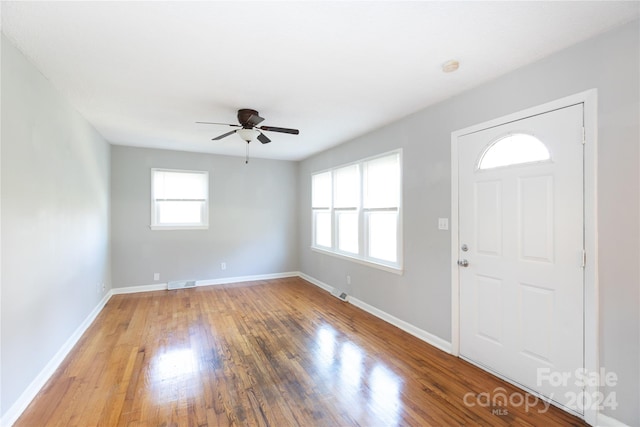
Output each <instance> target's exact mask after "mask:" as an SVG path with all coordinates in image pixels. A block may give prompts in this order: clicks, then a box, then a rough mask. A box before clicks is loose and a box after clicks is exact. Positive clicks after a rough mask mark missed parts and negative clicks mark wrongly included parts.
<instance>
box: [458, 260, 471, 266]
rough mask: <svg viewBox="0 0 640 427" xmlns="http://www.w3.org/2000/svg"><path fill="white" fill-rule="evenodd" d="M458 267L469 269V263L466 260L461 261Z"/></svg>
mask: <svg viewBox="0 0 640 427" xmlns="http://www.w3.org/2000/svg"><path fill="white" fill-rule="evenodd" d="M458 265H459V266H460V267H469V261H467V260H466V259H459V260H458Z"/></svg>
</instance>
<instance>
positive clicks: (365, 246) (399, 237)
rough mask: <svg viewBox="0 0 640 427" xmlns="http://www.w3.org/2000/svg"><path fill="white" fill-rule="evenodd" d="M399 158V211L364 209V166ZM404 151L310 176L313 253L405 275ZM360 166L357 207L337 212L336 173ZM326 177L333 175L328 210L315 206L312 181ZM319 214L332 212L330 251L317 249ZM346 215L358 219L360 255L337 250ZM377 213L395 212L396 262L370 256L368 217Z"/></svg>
mask: <svg viewBox="0 0 640 427" xmlns="http://www.w3.org/2000/svg"><path fill="white" fill-rule="evenodd" d="M392 155H397V156H398V163H399V165H398V194H397V196H398V200H397V207H377V208H372V207H365V206H364V187H365V182H364V173H365V172H364V171H365V164H366V163H367V162H370V161H373V160H377V159H381V158H384V157H388V156H392ZM402 160H403V158H402V149H396V150H392V151H388V152H385V153H381V154H377V155H374V156H370V157H366V158H363V159H360V160H357V161H354V162H350V163H345V164H341V165H337V166H334V167H331V168H328V169H323V170H318V171H314V172H311V174H310V184H311V185H310V189H311V198H312V203H311V250H313V251H315V252H319V253H323V254H326V255H330V256H335V257H337V258H342V259H347V260H349V261H353V262H357V263H359V264H364V265H368V266H371V267H375V268H378V269H381V270H385V271H389V272H392V273H396V274H403V263H404V257H403V251H402V247H403V225H402V216H403V215H402V212H403V210H402V209H403V208H402V205H403V203H402V192H403V168H402V164H403V163H402ZM353 165H357V167H358V176H359V179H358V180H359V200H358V204H357V207H355V208H354V207H351V208H336V207H334V192H335V178H334V176H335V171H337V170H339V169H342V168H345V167H350V166H353ZM323 173H330V174H331V175H330V176H331V185H330V188H331V198H330V199H331V200H330V206H328V207H314V206H313V177H314V176H315V175H320V174H323ZM319 212H329V213H330V218H331V247H327V246H323V245H318V244H317V243H316V214H317V213H319ZM345 212H356V213H357V215H358V253H357V254H354V253H352V252H347V251H344V250H340V249H339V247H338V244H339V241H338V237H339V235H338V232H339V230H338V216H339V215H340V214H341V213H345ZM375 212H396V215H397V216H396V262H391V261H388V260H383V259H379V258H375V257H372V256H370V255H369V251H370V248H369V233H370V228H369V227H370V225H369V222H370V220H369V217H370V214H371V213H375Z"/></svg>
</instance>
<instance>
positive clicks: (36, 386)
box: [0, 291, 112, 426]
mask: <svg viewBox="0 0 640 427" xmlns="http://www.w3.org/2000/svg"><path fill="white" fill-rule="evenodd" d="M111 295H112V293H111V291H109V292H107V294H106V295H105V296H104V297H103V298H102V299H101V300H100V302H99V303H98V305H96V307H95V308H94V309H93V310H92V311H91V313H89V315H88V316H87V317H86V318H85V319H84V321H83V322H82V323H81V324H80V326H78V328H77V329H76V330H75V331H74V332H73V334H71V336H70V337H69V338H68V339H67V341H65V343H64V344H63V345H62V347H60V349H59V350H58V352H57V353H56V354H55V355H54V356H53V357H52V358H51V360H50V361H49V363H47V364H46V366H45V367H44V368H43V369H42V370H41V371H40V372H39V373H38V375H37V376H36V377H35V378H34V379H33V381H31V384H29V386H28V387H27V388H26V389H25V390H24V391H23V392H22V394H21V395H20V397H19V398H18V400H16V402H15V403H14V404H13V405H11V407H10V408H9V409H8V410H7V412H5V413H4V415H3V416H2V419H1V420H0V426H11V425H13V423H15V422H16V421H17V420H18V418H19V417H20V415H22V413H23V412H24V410H25V409H27V406H29V404H30V403H31V401H32V400H33V398H34V397H36V394H38V392H39V391H40V390H41V389H42V387H44V385H45V384H46V383H47V381H49V378H51V376H52V375H53V374H54V372H55V371H56V369H58V367H59V366H60V364H61V363H62V362H63V361H64V359H65V357H67V355H68V354H69V352H70V351H71V350H72V349H73V347H74V346H75V345H76V344H77V342H78V341H79V340H80V338H81V337H82V334H84V333H85V331H86V330H87V329H88V328H89V326H91V324H92V323H93V321H94V320H95V319H96V317H98V314H100V312H101V311H102V309H103V308H104V306H105V305H106V304H107V302H108V301H109V299H110V298H111Z"/></svg>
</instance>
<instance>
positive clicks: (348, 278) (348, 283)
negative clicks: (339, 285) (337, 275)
mask: <svg viewBox="0 0 640 427" xmlns="http://www.w3.org/2000/svg"><path fill="white" fill-rule="evenodd" d="M350 284H351V276H349V275H348V274H347V285H350Z"/></svg>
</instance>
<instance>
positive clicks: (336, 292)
mask: <svg viewBox="0 0 640 427" xmlns="http://www.w3.org/2000/svg"><path fill="white" fill-rule="evenodd" d="M331 295H333V296H334V297H336V298H338V299H339V300H342V301H346V300H347V298H349V295H347V293H346V292H343V291H341V290H339V289H334V290H333V291H332V292H331Z"/></svg>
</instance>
